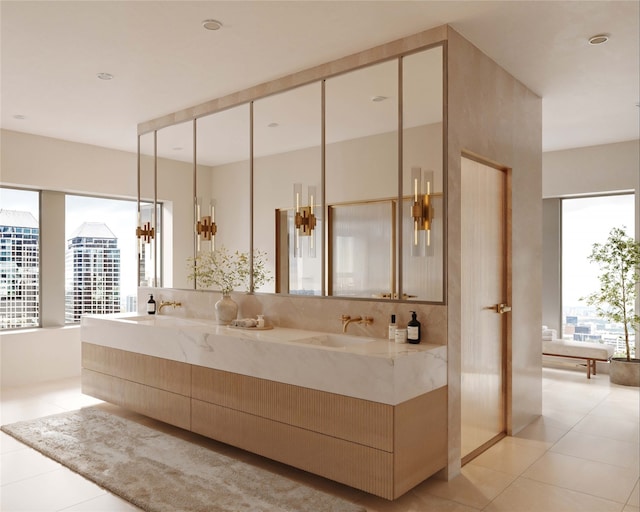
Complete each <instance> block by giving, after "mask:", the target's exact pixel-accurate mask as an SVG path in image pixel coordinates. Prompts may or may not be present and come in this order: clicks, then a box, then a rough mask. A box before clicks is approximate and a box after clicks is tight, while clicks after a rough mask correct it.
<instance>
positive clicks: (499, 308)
mask: <svg viewBox="0 0 640 512" xmlns="http://www.w3.org/2000/svg"><path fill="white" fill-rule="evenodd" d="M484 309H490V310H492V311H495V312H496V313H498V314H500V315H504V314H505V313H509V312H510V311H511V306H507V305H506V304H496V305H495V306H488V307H486V308H484Z"/></svg>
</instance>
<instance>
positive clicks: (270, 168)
mask: <svg viewBox="0 0 640 512" xmlns="http://www.w3.org/2000/svg"><path fill="white" fill-rule="evenodd" d="M321 95H322V88H321V83H320V82H317V83H313V84H310V85H306V86H302V87H298V88H296V89H292V90H289V91H286V92H284V93H281V94H277V95H273V96H269V97H267V98H262V99H260V100H257V101H255V102H254V114H253V119H254V123H253V131H254V164H253V180H254V181H253V207H254V216H253V246H254V250H258V251H262V252H264V253H266V259H267V265H266V266H267V270H268V272H269V274H270V276H271V277H272V278H273V279H272V280H271V281H270V282H268V283H266V284H265V285H264V286H262V287H261V288H259V289H257V290H256V291H260V292H275V291H278V292H280V293H291V294H304V295H321V294H322V266H323V263H322V261H323V258H322V255H323V214H322V213H323V208H322V204H321V197H322V188H321V187H322V184H321V177H322V171H321V158H322V153H321V126H322V122H321V115H322V108H321V103H322V101H321V100H322V98H321ZM294 191H297V192H294ZM296 206H297V208H296ZM296 209H297V212H296ZM296 213H298V225H299V227H298V228H296V220H295V219H296ZM309 219H315V226H313V222H314V221H313V220H309ZM276 246H278V250H276Z"/></svg>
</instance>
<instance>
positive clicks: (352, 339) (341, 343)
mask: <svg viewBox="0 0 640 512" xmlns="http://www.w3.org/2000/svg"><path fill="white" fill-rule="evenodd" d="M291 341H293V342H294V343H305V344H307V345H315V346H318V347H332V348H346V347H350V346H353V345H364V344H365V343H372V342H374V341H379V340H376V339H374V338H364V337H362V336H350V335H349V334H323V335H321V336H311V337H310V338H298V339H294V340H291Z"/></svg>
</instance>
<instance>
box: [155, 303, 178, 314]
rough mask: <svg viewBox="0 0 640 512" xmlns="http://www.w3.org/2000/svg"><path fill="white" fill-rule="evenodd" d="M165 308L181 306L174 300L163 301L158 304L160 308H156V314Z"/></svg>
mask: <svg viewBox="0 0 640 512" xmlns="http://www.w3.org/2000/svg"><path fill="white" fill-rule="evenodd" d="M165 306H173V309H176V308H179V307H180V306H182V302H176V301H174V300H163V301H162V302H160V307H159V308H158V313H160V312H161V311H162V308H163V307H165Z"/></svg>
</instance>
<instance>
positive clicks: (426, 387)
mask: <svg viewBox="0 0 640 512" xmlns="http://www.w3.org/2000/svg"><path fill="white" fill-rule="evenodd" d="M81 339H82V341H83V342H87V343H94V344H96V345H103V346H107V347H111V348H117V349H121V350H127V351H130V352H137V353H141V354H146V355H151V356H156V357H162V358H165V359H171V360H174V361H181V362H185V363H190V364H194V365H199V366H204V367H208V368H215V369H219V370H225V371H229V372H233V373H239V374H242V375H249V376H253V377H258V378H263V379H268V380H273V381H277V382H285V383H287V384H293V385H298V386H303V387H307V388H312V389H318V390H321V391H327V392H330V393H337V394H341V395H345V396H351V397H355V398H361V399H365V400H371V401H375V402H381V403H385V404H390V405H397V404H399V403H402V402H404V401H406V400H409V399H411V398H414V397H416V396H419V395H421V394H423V393H426V392H429V391H433V390H435V389H438V388H440V387H442V386H445V385H446V383H447V347H446V346H443V345H433V344H429V343H424V342H423V343H420V344H418V345H411V344H397V343H393V342H390V341H388V340H384V339H378V338H366V337H359V336H349V335H342V334H332V333H326V332H319V331H307V330H303V329H290V328H284V327H274V328H272V329H268V330H256V329H236V328H232V327H228V326H222V325H217V324H216V323H215V322H214V321H211V320H201V319H192V318H182V317H175V316H169V315H146V316H145V315H137V314H132V313H118V314H111V315H87V316H83V317H82V321H81Z"/></svg>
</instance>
